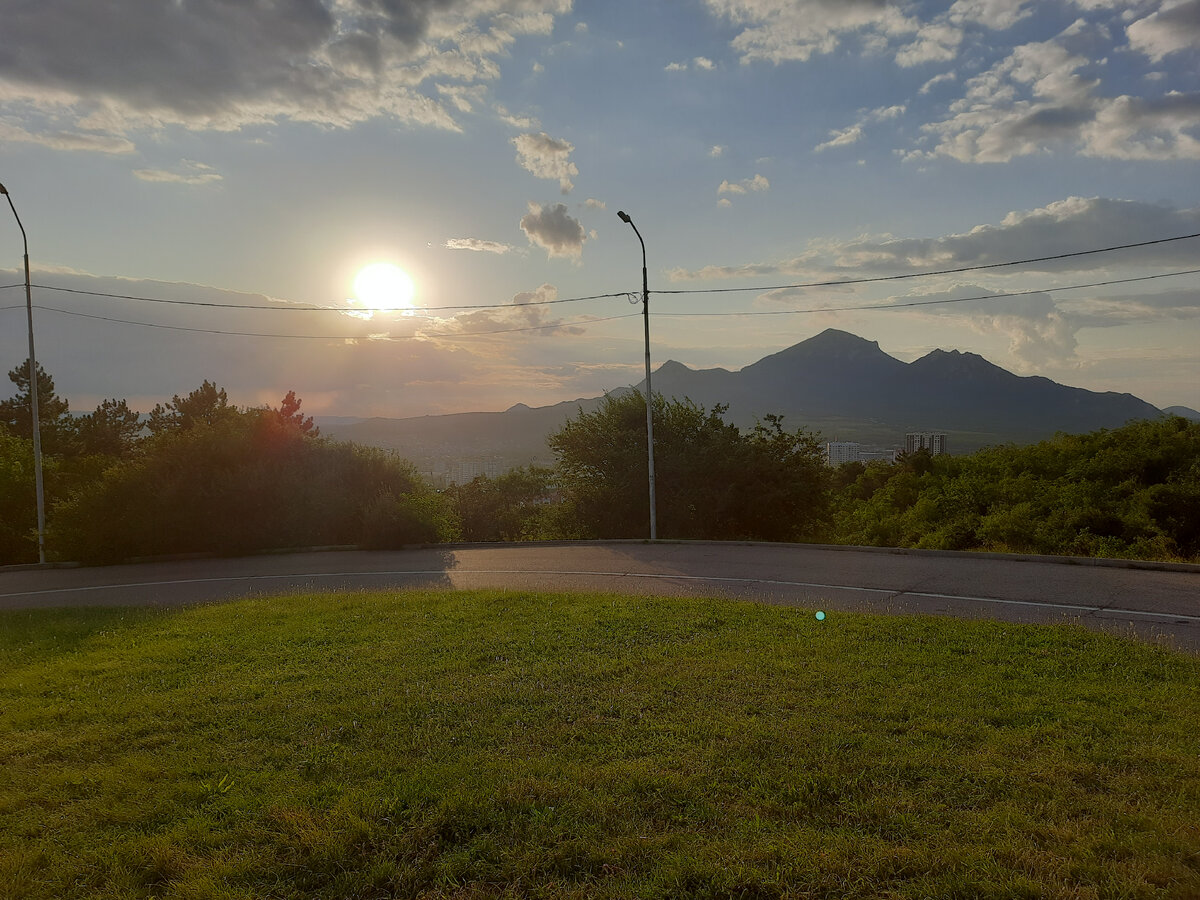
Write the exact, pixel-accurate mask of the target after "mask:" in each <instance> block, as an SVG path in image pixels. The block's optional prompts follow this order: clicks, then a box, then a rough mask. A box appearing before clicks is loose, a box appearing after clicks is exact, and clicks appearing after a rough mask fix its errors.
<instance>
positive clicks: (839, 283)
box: [0, 232, 1200, 312]
mask: <svg viewBox="0 0 1200 900" xmlns="http://www.w3.org/2000/svg"><path fill="white" fill-rule="evenodd" d="M1197 237H1200V232H1195V233H1193V234H1181V235H1176V236H1175V237H1166V238H1157V239H1155V240H1150V241H1136V242H1134V243H1129V244H1114V245H1112V246H1110V247H1097V248H1094V249H1091V250H1075V251H1072V252H1070V253H1056V254H1053V255H1051V256H1036V257H1029V258H1027V259H1014V260H1009V261H1007V262H997V263H980V264H978V265H973V266H958V267H957V268H953V269H933V270H928V271H923V272H908V273H905V274H901V275H878V276H873V277H870V278H844V279H838V280H831V281H806V282H797V283H794V284H779V285H766V286H760V287H728V288H680V289H676V290H652V291H650V293H652V294H663V295H666V294H725V293H747V292H754V291H757V292H765V291H782V290H797V289H801V288H814V287H844V286H848V285H856V284H877V283H879V282H885V281H901V280H905V279H913V278H931V277H934V276H937V275H958V274H962V273H964V272H979V271H983V270H986V269H999V268H1006V267H1011V266H1023V265H1030V264H1032V263H1040V262H1053V261H1055V260H1061V259H1072V258H1076V257H1080V256H1091V255H1095V254H1097V253H1111V252H1113V251H1116V250H1130V249H1135V248H1138V247H1151V246H1154V245H1156V244H1169V243H1173V242H1175V241H1186V240H1191V239H1192V238H1197ZM23 286H24V283H23V282H22V283H18V284H6V285H0V290H4V289H8V288H17V287H23ZM32 287H36V288H38V289H40V290H46V291H58V292H61V293H67V294H82V295H86V296H90V297H106V298H109V299H114V300H135V301H138V302H142V303H165V304H172V305H180V306H201V307H210V308H216V309H253V310H288V311H291V312H347V311H348V310H349V311H355V312H392V311H394V310H391V309H384V308H376V307H339V306H311V305H310V306H295V305H274V306H262V305H258V304H242V303H213V302H211V301H203V300H169V299H166V298H163V297H145V296H139V295H134V294H116V293H110V292H107V291H89V290H83V289H81V288H66V287H56V286H54V285H46V284H35V285H32ZM629 294H630V292H629V291H613V292H610V293H605V294H591V295H588V296H584V297H561V298H558V299H554V300H524V301H519V302H506V303H479V304H452V305H446V306H426V307H422V309H423V310H426V311H430V312H437V311H446V310H480V309H506V308H511V307H521V306H549V305H552V304H557V303H581V302H584V301H588V300H607V299H612V298H615V297H627V296H629ZM5 308H8V307H5Z"/></svg>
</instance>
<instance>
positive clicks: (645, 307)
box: [617, 210, 658, 541]
mask: <svg viewBox="0 0 1200 900" xmlns="http://www.w3.org/2000/svg"><path fill="white" fill-rule="evenodd" d="M617 217H618V218H619V219H620V220H621V221H622V222H625V223H626V224H627V225H629V227H630V228H632V229H633V233H634V234H636V235H637V239H638V243H640V244H641V245H642V321H643V323H644V324H645V329H646V457H647V460H648V461H649V464H650V540H652V541H656V540H658V515H657V513H656V511H655V507H654V391H653V390H651V388H650V283H649V281H648V280H647V278H646V242H645V241H643V240H642V233H641V232H640V231H638V228H637V226H636V225H634V224H633V219H631V218H630V217H629V214H628V213H626V212H624V211H623V210H618V211H617Z"/></svg>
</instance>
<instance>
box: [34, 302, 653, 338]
mask: <svg viewBox="0 0 1200 900" xmlns="http://www.w3.org/2000/svg"><path fill="white" fill-rule="evenodd" d="M34 308H35V309H40V310H45V311H46V312H55V313H60V314H62V315H64V316H77V317H79V318H83V319H96V320H99V321H101V322H113V323H116V324H119V325H136V326H139V327H142V328H160V329H164V330H167V331H191V332H197V333H200V334H220V335H233V336H237V337H262V338H296V339H300V340H313V341H367V340H389V341H397V340H417V339H419V338H428V337H442V338H464V337H487V336H490V335H496V334H515V333H517V332H522V331H546V330H549V329H552V328H583V327H586V326H588V325H595V324H598V323H600V322H610V321H612V320H614V319H628V318H630V317H632V316H638V315H641V314H640V313H625V314H624V315H620V316H605V317H602V318H594V319H587V320H586V321H582V322H579V321H576V322H553V323H549V324H545V325H530V326H523V327H520V328H502V329H495V330H493V331H470V332H461V333H454V332H436V331H423V332H421V334H420V335H419V337H418V335H390V334H389V335H387V336H386V337H380V336H378V335H370V334H367V335H355V334H273V333H267V332H261V331H227V330H223V329H217V328H194V327H191V326H186V325H164V324H162V323H160V322H137V321H134V320H132V319H117V318H114V317H112V316H101V315H96V314H95V313H85V312H78V311H77V310H70V309H60V308H58V307H57V306H43V305H41V304H34Z"/></svg>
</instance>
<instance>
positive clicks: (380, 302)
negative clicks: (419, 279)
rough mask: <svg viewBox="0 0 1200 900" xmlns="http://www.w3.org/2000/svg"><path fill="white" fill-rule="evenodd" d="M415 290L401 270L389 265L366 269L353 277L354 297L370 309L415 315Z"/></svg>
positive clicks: (384, 264) (410, 280) (380, 264)
mask: <svg viewBox="0 0 1200 900" xmlns="http://www.w3.org/2000/svg"><path fill="white" fill-rule="evenodd" d="M415 293H416V286H415V285H413V280H412V279H411V278H409V277H408V273H407V272H405V271H404V270H403V269H402V268H400V267H399V266H396V265H393V264H392V263H387V262H378V263H371V265H369V266H363V267H362V269H360V270H359V272H358V274H357V275H355V276H354V295H355V297H356V298H357V300H358V302H359V303H361V304H362V305H363V306H365V307H366V308H367V309H371V310H380V311H392V310H396V311H400V312H403V313H404V314H406V315H412V311H413V309H414V308H415V304H414V303H413V295H414V294H415Z"/></svg>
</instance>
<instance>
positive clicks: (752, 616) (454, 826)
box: [0, 591, 1200, 900]
mask: <svg viewBox="0 0 1200 900" xmlns="http://www.w3.org/2000/svg"><path fill="white" fill-rule="evenodd" d="M394 896H399V897H410V896H429V897H447V898H449V897H456V898H468V897H614V898H616V897H647V898H668V897H746V898H750V897H803V898H808V897H829V898H835V897H836V898H843V897H897V898H899V897H914V898H916V897H944V898H951V897H953V898H964V900H966V898H979V897H985V898H1000V897H1013V898H1017V897H1020V898H1033V897H1062V898H1141V897H1178V898H1196V897H1200V659H1198V658H1196V657H1191V656H1186V655H1184V654H1181V653H1176V652H1171V651H1167V650H1163V649H1159V648H1154V647H1149V646H1145V645H1141V644H1137V643H1134V642H1132V641H1126V640H1122V639H1118V638H1113V637H1108V636H1103V635H1097V634H1094V633H1091V632H1088V631H1085V630H1083V629H1082V628H1077V627H1072V628H1068V627H1055V628H1048V627H1034V626H1014V625H1004V624H997V623H990V622H964V621H956V620H953V619H934V618H892V617H884V616H869V615H849V614H840V613H834V614H831V615H830V616H829V617H828V618H827V619H825V621H823V622H819V621H817V620H816V618H815V617H814V615H813V610H800V609H786V608H779V607H769V606H759V605H753V604H747V603H737V602H730V601H718V600H703V599H694V600H679V599H651V598H629V597H612V596H606V595H552V594H541V595H536V594H526V593H504V592H483V591H481V592H470V593H437V592H411V593H366V594H351V595H316V594H314V595H304V596H282V597H273V598H266V599H252V600H245V601H238V602H235V603H227V604H220V605H213V606H205V607H199V608H191V609H183V610H171V611H155V610H44V611H35V612H8V613H3V614H0V897H20V898H25V897H31V898H41V897H45V898H51V897H55V898H58V897H87V898H93V897H98V898H118V897H119V898H137V897H158V898H166V897H171V898H208V897H229V898H252V897H253V898H260V897H269V898H289V897H324V898H346V897H361V898H376V897H394Z"/></svg>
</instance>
